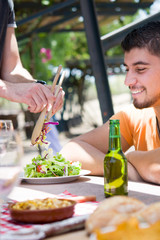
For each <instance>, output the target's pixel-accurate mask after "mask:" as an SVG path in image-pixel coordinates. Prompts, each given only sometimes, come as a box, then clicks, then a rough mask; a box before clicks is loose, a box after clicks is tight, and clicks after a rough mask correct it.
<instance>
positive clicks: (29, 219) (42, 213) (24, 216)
mask: <svg viewBox="0 0 160 240" xmlns="http://www.w3.org/2000/svg"><path fill="white" fill-rule="evenodd" d="M59 200H65V201H68V202H69V203H70V204H71V205H69V206H66V207H58V208H49V209H44V210H38V209H37V210H19V209H14V208H13V206H14V205H15V203H13V204H10V205H9V211H10V215H11V217H12V219H13V220H16V221H19V222H24V223H37V224H38V223H39V224H41V223H50V222H55V221H60V220H63V219H67V218H70V217H72V215H73V213H74V207H75V204H76V202H75V201H73V200H68V199H59Z"/></svg>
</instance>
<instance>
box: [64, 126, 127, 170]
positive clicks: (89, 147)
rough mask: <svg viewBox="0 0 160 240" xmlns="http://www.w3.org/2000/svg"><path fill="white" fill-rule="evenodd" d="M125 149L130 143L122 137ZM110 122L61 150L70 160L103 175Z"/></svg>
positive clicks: (73, 140)
mask: <svg viewBox="0 0 160 240" xmlns="http://www.w3.org/2000/svg"><path fill="white" fill-rule="evenodd" d="M121 143H122V148H123V151H124V152H125V151H126V150H127V149H128V148H129V145H128V143H127V142H126V141H125V139H124V138H123V137H121ZM108 144H109V122H107V123H105V124H103V125H102V126H101V127H98V128H96V129H94V130H92V131H90V132H88V133H85V134H82V135H80V136H78V137H76V138H74V139H72V140H71V141H70V142H68V143H67V144H66V145H65V146H64V147H63V148H62V150H61V151H60V153H62V155H63V156H64V157H65V158H66V159H68V160H70V161H79V162H81V163H82V168H83V169H88V170H91V173H92V175H103V160H104V157H105V154H106V153H107V151H108Z"/></svg>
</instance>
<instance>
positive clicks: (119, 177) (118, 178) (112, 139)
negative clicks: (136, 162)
mask: <svg viewBox="0 0 160 240" xmlns="http://www.w3.org/2000/svg"><path fill="white" fill-rule="evenodd" d="M109 127H110V129H109V150H108V153H107V154H106V156H105V158H104V194H105V197H111V196H115V195H128V174H127V159H126V157H125V155H124V154H123V152H122V148H121V135H120V123H119V120H110V124H109Z"/></svg>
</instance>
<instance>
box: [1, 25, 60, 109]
mask: <svg viewBox="0 0 160 240" xmlns="http://www.w3.org/2000/svg"><path fill="white" fill-rule="evenodd" d="M35 81H36V80H35V79H33V77H32V76H31V74H30V73H29V72H28V71H27V70H26V69H25V68H23V66H22V63H21V59H20V56H19V51H18V45H17V40H16V37H15V32H14V28H12V27H8V28H7V34H6V39H5V45H4V50H3V58H2V67H1V80H0V96H1V97H3V98H6V99H8V100H10V101H13V102H18V103H25V104H27V105H28V109H29V110H30V111H31V112H34V113H36V112H41V111H42V110H43V108H44V107H47V110H48V111H49V110H50V109H51V107H52V105H53V103H54V109H53V111H54V113H55V112H56V111H58V110H59V109H61V107H62V105H63V98H64V92H63V91H62V89H61V90H60V91H59V95H58V97H57V98H56V99H55V97H54V94H52V92H51V91H50V87H49V86H45V85H42V84H40V83H39V84H37V83H34V82H35Z"/></svg>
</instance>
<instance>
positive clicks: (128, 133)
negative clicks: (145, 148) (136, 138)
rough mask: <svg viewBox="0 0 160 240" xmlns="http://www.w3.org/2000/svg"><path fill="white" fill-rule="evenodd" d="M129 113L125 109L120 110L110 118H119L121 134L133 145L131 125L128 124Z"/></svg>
mask: <svg viewBox="0 0 160 240" xmlns="http://www.w3.org/2000/svg"><path fill="white" fill-rule="evenodd" d="M129 116H130V113H129V112H127V111H120V112H118V113H116V114H115V115H113V116H112V117H111V119H119V120H120V131H121V135H122V136H123V137H124V138H125V140H126V141H127V142H128V144H129V145H130V146H133V133H132V130H133V127H132V126H131V124H130V118H129Z"/></svg>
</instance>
